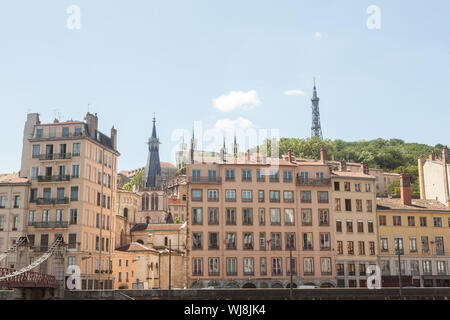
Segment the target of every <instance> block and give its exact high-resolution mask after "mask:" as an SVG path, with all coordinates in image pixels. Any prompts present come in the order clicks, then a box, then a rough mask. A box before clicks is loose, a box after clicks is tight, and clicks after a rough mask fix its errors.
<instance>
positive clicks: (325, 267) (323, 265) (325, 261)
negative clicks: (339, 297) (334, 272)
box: [320, 258, 331, 275]
mask: <svg viewBox="0 0 450 320" xmlns="http://www.w3.org/2000/svg"><path fill="white" fill-rule="evenodd" d="M320 271H321V273H322V274H323V275H328V274H331V258H320Z"/></svg>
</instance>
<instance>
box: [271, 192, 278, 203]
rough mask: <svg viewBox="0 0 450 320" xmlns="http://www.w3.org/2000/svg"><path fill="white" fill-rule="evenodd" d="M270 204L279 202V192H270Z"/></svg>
mask: <svg viewBox="0 0 450 320" xmlns="http://www.w3.org/2000/svg"><path fill="white" fill-rule="evenodd" d="M270 202H280V191H270Z"/></svg>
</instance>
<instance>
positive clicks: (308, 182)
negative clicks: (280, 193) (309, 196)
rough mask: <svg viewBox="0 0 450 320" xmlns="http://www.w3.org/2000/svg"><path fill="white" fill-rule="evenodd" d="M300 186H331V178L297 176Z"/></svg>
mask: <svg viewBox="0 0 450 320" xmlns="http://www.w3.org/2000/svg"><path fill="white" fill-rule="evenodd" d="M297 185H298V186H331V179H330V178H328V179H310V178H302V177H297Z"/></svg>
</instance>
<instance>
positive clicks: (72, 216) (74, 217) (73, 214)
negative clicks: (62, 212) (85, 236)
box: [69, 209, 78, 224]
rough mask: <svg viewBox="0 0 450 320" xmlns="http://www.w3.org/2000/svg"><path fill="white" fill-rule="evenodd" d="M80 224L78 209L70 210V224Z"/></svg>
mask: <svg viewBox="0 0 450 320" xmlns="http://www.w3.org/2000/svg"><path fill="white" fill-rule="evenodd" d="M77 223H78V209H70V211H69V224H77Z"/></svg>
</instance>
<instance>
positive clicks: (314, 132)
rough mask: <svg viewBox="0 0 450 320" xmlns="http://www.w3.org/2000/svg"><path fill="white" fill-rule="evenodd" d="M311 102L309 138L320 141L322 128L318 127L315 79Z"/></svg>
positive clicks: (318, 115)
mask: <svg viewBox="0 0 450 320" xmlns="http://www.w3.org/2000/svg"><path fill="white" fill-rule="evenodd" d="M311 102H312V106H311V108H312V126H311V137H319V138H320V139H322V127H321V126H320V112H319V97H318V96H317V91H316V79H314V92H313V97H312V98H311Z"/></svg>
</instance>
